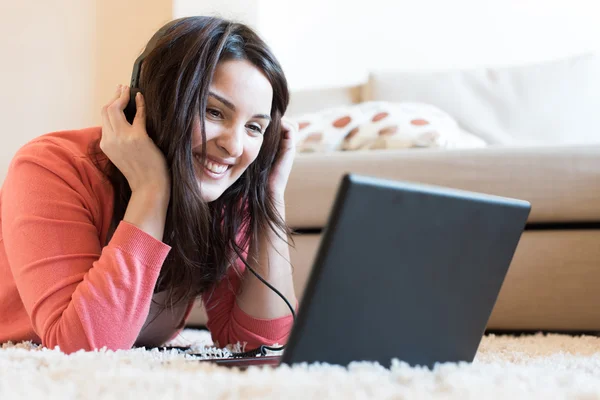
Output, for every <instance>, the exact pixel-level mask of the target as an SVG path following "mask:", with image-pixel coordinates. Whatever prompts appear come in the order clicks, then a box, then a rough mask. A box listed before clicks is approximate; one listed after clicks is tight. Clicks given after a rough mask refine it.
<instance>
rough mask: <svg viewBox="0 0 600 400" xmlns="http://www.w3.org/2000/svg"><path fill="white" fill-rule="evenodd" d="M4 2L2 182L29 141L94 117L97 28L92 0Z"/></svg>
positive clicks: (0, 6)
mask: <svg viewBox="0 0 600 400" xmlns="http://www.w3.org/2000/svg"><path fill="white" fill-rule="evenodd" d="M0 1H1V3H0V54H2V62H1V63H0V88H1V89H0V92H1V93H2V95H1V97H0V121H2V124H1V129H2V132H1V133H0V182H1V181H3V180H4V176H5V173H6V170H7V167H8V164H9V162H10V159H11V157H12V156H13V154H14V152H15V151H16V150H17V149H18V148H19V147H20V146H21V145H23V144H24V143H25V142H27V141H29V140H30V139H32V138H33V137H35V136H38V135H41V134H44V133H47V132H50V131H53V130H59V129H65V128H72V127H78V126H83V125H87V124H89V123H90V122H91V121H92V119H93V114H94V109H93V105H94V76H95V66H96V57H95V47H94V46H95V40H96V30H95V1H93V0H59V1H56V2H46V1H36V0H20V1H8V0H0ZM57 3H58V4H57Z"/></svg>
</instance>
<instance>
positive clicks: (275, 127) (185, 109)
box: [105, 16, 291, 305]
mask: <svg viewBox="0 0 600 400" xmlns="http://www.w3.org/2000/svg"><path fill="white" fill-rule="evenodd" d="M167 27H168V28H167V30H166V32H165V34H164V35H163V36H162V37H161V38H160V39H159V40H158V41H157V43H156V46H155V48H154V49H153V50H152V51H151V52H150V53H149V54H148V55H147V57H146V59H145V61H144V64H143V66H142V73H141V76H140V84H139V86H140V90H141V92H142V93H143V94H144V99H145V102H146V115H147V117H146V129H147V132H148V135H149V136H150V138H151V139H152V140H153V141H154V142H155V143H156V145H157V146H158V147H159V149H160V150H161V151H162V152H163V154H164V155H165V157H166V160H167V165H168V167H169V169H170V174H171V185H172V187H171V190H172V191H171V201H170V204H169V207H168V210H167V215H166V222H165V230H164V237H163V241H164V242H165V243H166V244H168V245H170V246H171V247H172V250H171V252H170V253H169V255H168V257H167V259H166V260H165V263H164V264H163V266H162V269H161V272H160V275H159V278H158V281H157V283H156V287H155V292H159V291H164V290H167V291H168V293H167V302H168V303H170V304H171V305H174V304H177V303H179V302H181V301H188V300H190V299H192V298H195V297H198V296H199V295H200V294H202V293H203V292H205V291H206V290H208V289H210V288H211V287H213V285H214V284H215V283H216V282H218V281H219V280H220V279H222V278H223V277H224V276H225V273H226V271H227V269H228V267H230V266H231V265H233V263H234V262H235V260H236V259H237V258H238V257H241V258H242V259H243V260H244V261H245V262H247V261H248V260H246V259H245V258H244V257H245V255H244V249H247V248H249V246H251V245H253V243H254V244H256V243H258V238H259V237H262V235H265V234H267V231H268V230H269V229H272V230H273V231H275V232H276V233H277V234H278V235H279V237H280V238H282V239H283V240H286V242H287V241H288V240H290V239H291V236H290V234H291V231H290V229H289V227H288V226H287V225H286V223H285V221H284V220H283V218H282V216H281V215H280V214H279V213H278V212H277V208H276V204H275V201H274V199H273V198H272V196H271V194H270V192H269V191H268V187H267V183H268V178H269V174H270V172H271V169H272V166H273V163H274V160H275V158H276V157H277V156H278V151H279V147H280V141H281V135H280V134H278V132H280V129H281V117H282V116H283V115H284V113H285V111H286V109H287V106H288V103H289V91H288V86H287V81H286V78H285V75H284V73H283V70H282V68H281V66H280V64H279V62H278V61H277V59H276V58H275V56H274V55H273V53H272V52H271V50H270V49H269V47H268V46H267V45H266V43H265V42H264V41H263V40H262V39H261V38H260V37H259V36H258V35H257V34H256V33H255V32H254V31H253V30H252V29H250V28H249V27H248V26H246V25H244V24H241V23H237V22H233V21H227V20H224V19H221V18H217V17H206V16H197V17H185V18H180V19H177V20H174V21H171V22H170V23H169V24H168V25H167ZM229 60H247V61H249V62H250V63H251V64H253V65H254V66H255V67H257V68H258V69H259V70H260V71H262V72H263V74H264V75H265V76H266V77H267V79H268V81H269V82H270V83H271V86H272V88H273V102H272V105H271V118H272V121H271V123H270V125H269V127H268V128H267V130H266V131H265V133H264V139H263V143H262V147H261V149H260V152H259V154H258V156H257V158H256V160H255V161H254V162H253V163H252V164H251V165H250V166H249V167H248V169H247V170H246V171H244V173H243V174H242V175H241V177H240V178H239V179H238V180H237V181H236V182H235V183H234V184H233V185H232V186H231V187H229V188H228V189H227V190H226V191H225V192H224V193H223V194H222V195H221V196H220V197H219V198H218V199H217V200H215V201H213V202H210V203H206V202H205V201H203V200H202V196H201V188H199V185H198V183H197V178H196V175H195V172H194V166H193V160H194V159H193V155H192V125H193V121H194V118H196V117H197V116H198V114H199V118H200V122H201V131H202V144H203V145H202V158H203V159H204V158H205V157H206V132H205V125H204V120H205V111H206V105H207V99H208V91H209V85H210V83H211V80H212V77H213V74H214V72H215V69H216V67H217V64H218V63H220V62H224V61H229ZM105 172H106V175H107V177H108V179H109V180H110V182H111V183H112V185H113V188H114V210H113V217H112V224H111V228H110V230H109V234H108V237H107V243H108V242H109V241H110V238H111V236H112V234H113V233H114V231H115V229H116V227H117V225H118V224H119V223H120V221H121V220H122V219H123V217H124V215H125V210H126V208H127V204H128V203H129V199H130V197H131V189H130V187H129V184H128V183H127V180H126V179H125V177H124V176H123V174H122V173H121V172H120V171H119V170H118V169H117V168H116V167H115V166H114V165H113V164H112V163H110V162H108V163H107V169H106V170H105Z"/></svg>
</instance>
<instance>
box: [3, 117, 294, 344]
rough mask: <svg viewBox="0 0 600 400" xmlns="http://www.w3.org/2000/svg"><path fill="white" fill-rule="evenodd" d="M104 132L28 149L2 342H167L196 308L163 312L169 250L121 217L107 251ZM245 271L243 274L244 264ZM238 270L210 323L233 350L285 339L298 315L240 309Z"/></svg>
mask: <svg viewBox="0 0 600 400" xmlns="http://www.w3.org/2000/svg"><path fill="white" fill-rule="evenodd" d="M100 137H101V128H99V127H94V128H89V129H83V130H74V131H62V132H54V133H51V134H47V135H44V136H40V137H39V138H36V139H34V140H33V141H31V142H29V143H28V144H26V145H25V146H23V147H22V148H21V149H20V150H19V151H18V152H17V154H16V155H15V157H14V159H13V160H12V162H11V165H10V168H9V171H8V174H7V176H6V179H5V181H4V185H3V187H2V191H1V193H0V219H1V224H0V343H2V342H6V341H9V340H11V341H21V340H32V341H33V342H35V343H41V344H43V345H45V346H47V347H50V348H54V347H55V346H60V348H61V350H62V351H64V352H66V353H70V352H74V351H77V350H80V349H84V350H92V349H97V348H102V347H104V346H106V347H107V348H109V349H113V350H116V349H127V348H131V347H133V346H136V345H161V344H163V343H164V342H165V341H167V340H168V339H170V338H172V337H174V336H175V335H176V334H177V333H178V332H179V331H180V330H181V329H182V328H183V326H184V323H185V320H186V318H187V317H188V315H189V313H190V311H191V306H192V305H193V303H192V302H190V304H186V305H184V306H183V307H180V308H179V309H175V310H173V311H171V310H170V309H167V310H166V311H164V312H162V313H161V312H159V311H160V310H162V309H158V308H156V305H155V304H154V302H153V301H152V300H153V299H154V300H155V301H158V302H160V300H161V296H160V294H154V295H153V291H154V286H155V283H156V280H157V278H158V275H159V272H160V269H161V266H162V264H163V262H164V260H165V258H166V256H167V254H168V253H169V251H170V247H169V246H167V245H166V244H164V243H163V242H161V241H158V240H156V239H154V238H153V237H152V236H150V235H148V234H146V233H145V232H143V231H142V230H140V229H138V228H137V227H135V226H133V225H132V224H128V223H126V222H124V221H121V223H120V225H119V226H118V227H117V229H116V231H115V233H114V235H113V237H112V239H111V240H110V242H109V243H108V245H107V246H105V247H103V244H104V243H105V240H106V237H107V231H108V228H109V225H110V221H111V217H112V207H113V198H112V197H113V189H112V186H111V185H110V183H109V182H108V180H107V179H106V177H105V176H104V175H103V174H102V173H101V172H100V171H99V170H98V168H97V167H96V166H95V165H94V163H93V161H92V159H91V158H90V155H89V148H90V147H89V146H90V144H91V143H92V142H93V141H95V140H98V139H99V138H100ZM237 268H240V269H241V270H243V264H241V263H238V265H237ZM239 285H240V278H239V277H238V275H237V274H236V273H235V271H234V270H233V268H231V269H230V273H229V274H228V276H227V277H226V278H225V279H224V280H223V281H221V282H220V283H218V284H217V285H216V287H215V290H214V291H211V292H212V294H211V296H210V297H209V296H208V295H203V296H202V299H203V302H204V306H205V308H206V309H207V315H208V323H207V326H208V328H209V330H210V331H211V334H212V336H213V340H215V341H216V342H218V344H219V345H221V346H224V345H226V344H229V343H237V342H238V341H239V342H241V343H244V342H246V343H247V347H248V348H252V347H257V346H259V345H260V344H273V343H276V342H277V343H284V342H285V341H286V339H287V335H288V334H289V331H290V329H291V325H292V319H291V316H288V317H283V318H278V319H272V320H262V319H256V318H253V317H251V316H250V315H247V314H246V313H244V312H243V311H242V310H241V309H240V308H239V307H238V305H237V303H236V296H235V294H236V292H237V289H238V288H239Z"/></svg>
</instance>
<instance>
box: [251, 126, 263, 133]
mask: <svg viewBox="0 0 600 400" xmlns="http://www.w3.org/2000/svg"><path fill="white" fill-rule="evenodd" d="M248 127H249V128H250V129H251V130H253V131H254V132H256V133H262V128H261V127H260V126H259V125H248Z"/></svg>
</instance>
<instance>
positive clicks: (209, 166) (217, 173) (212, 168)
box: [194, 155, 231, 179]
mask: <svg viewBox="0 0 600 400" xmlns="http://www.w3.org/2000/svg"><path fill="white" fill-rule="evenodd" d="M194 158H195V159H196V162H197V163H198V165H202V166H203V167H204V172H205V175H207V176H208V177H210V178H213V179H220V178H222V177H224V176H225V175H226V174H227V171H228V170H229V167H231V165H226V164H219V163H217V162H215V161H211V160H209V159H206V161H205V162H204V164H202V160H201V158H200V155H194Z"/></svg>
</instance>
